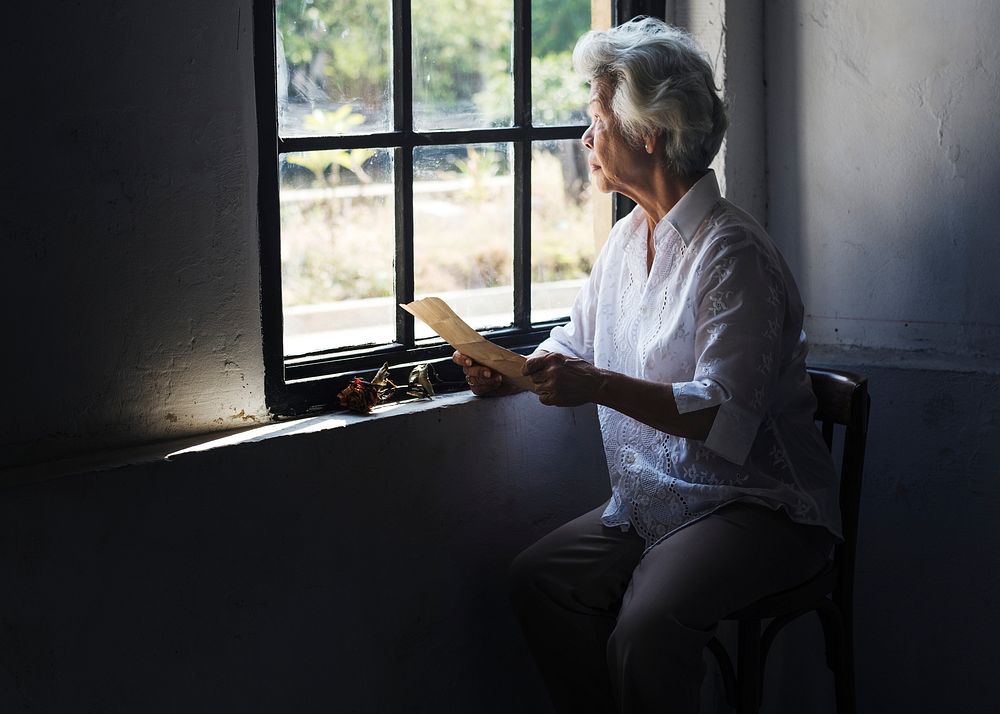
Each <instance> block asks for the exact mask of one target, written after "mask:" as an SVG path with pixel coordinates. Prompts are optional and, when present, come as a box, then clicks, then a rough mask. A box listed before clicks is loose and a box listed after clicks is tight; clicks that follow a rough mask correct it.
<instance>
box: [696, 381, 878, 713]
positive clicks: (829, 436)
mask: <svg viewBox="0 0 1000 714" xmlns="http://www.w3.org/2000/svg"><path fill="white" fill-rule="evenodd" d="M809 375H810V377H812V385H813V391H814V392H815V394H816V399H817V402H818V403H817V408H816V420H817V421H818V422H820V423H821V424H822V431H823V438H824V439H825V441H826V445H827V447H828V448H830V449H831V450H832V449H833V446H834V427H835V426H836V425H839V426H842V427H844V429H843V434H844V435H843V453H842V462H841V464H842V465H841V471H840V509H841V514H842V518H843V531H844V542H843V543H841V544H839V545H837V546H836V548H835V549H834V556H833V560H832V561H830V563H829V564H828V565H827V567H826V569H824V570H823V572H821V573H820V574H819V575H817V576H816V577H814V578H812V579H811V580H809V581H808V582H805V583H803V584H802V585H799V586H798V587H796V588H792V589H791V590H785V591H783V592H780V593H776V594H774V595H770V596H768V597H766V598H763V599H761V600H758V601H757V602H755V603H753V604H752V605H750V606H748V607H745V608H743V609H742V610H739V611H737V612H734V613H732V614H731V615H729V616H728V617H727V618H725V619H727V620H736V621H737V622H738V625H737V638H738V641H737V653H736V668H735V671H734V668H733V663H732V661H731V660H730V658H729V654H728V653H727V652H726V648H725V647H724V646H723V645H722V643H721V642H719V640H718V639H717V638H714V637H713V638H712V640H711V641H710V642H709V643H708V648H709V650H711V652H712V654H714V655H715V658H716V659H717V660H718V662H719V667H720V669H721V671H722V679H723V682H724V684H725V689H726V700H727V702H728V703H729V705H730V706H731V707H733V708H734V709H736V711H737V712H738V713H739V714H751V713H756V712H757V711H758V710H759V708H760V703H761V690H762V688H763V679H764V666H765V663H766V660H767V653H768V650H769V649H770V648H771V645H772V644H773V643H774V638H775V637H776V636H777V635H778V632H779V631H780V630H781V629H782V628H783V627H784V626H785V625H787V624H788V623H789V622H791V621H792V620H794V619H796V618H797V617H799V616H800V615H804V614H806V613H809V612H813V611H815V612H816V613H817V614H818V615H819V618H820V622H821V623H822V625H823V634H824V639H825V640H826V661H827V665H828V666H829V667H830V669H831V670H832V671H833V674H834V683H835V689H836V695H837V712H838V714H854V712H855V691H854V618H853V590H854V555H855V549H856V545H857V535H858V505H859V501H860V496H861V474H862V469H863V467H864V460H865V441H866V438H867V435H868V411H869V405H870V402H871V400H870V398H869V396H868V380H867V378H865V377H863V376H860V375H857V374H852V373H850V372H844V371H840V370H834V369H819V368H810V369H809ZM765 620H770V622H769V623H768V625H767V627H766V628H765V629H764V630H763V632H761V623H762V622H763V621H765Z"/></svg>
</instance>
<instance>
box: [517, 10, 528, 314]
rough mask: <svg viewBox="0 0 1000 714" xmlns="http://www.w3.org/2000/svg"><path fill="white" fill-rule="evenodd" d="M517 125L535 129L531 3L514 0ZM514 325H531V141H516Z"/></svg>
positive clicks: (526, 138) (526, 139)
mask: <svg viewBox="0 0 1000 714" xmlns="http://www.w3.org/2000/svg"><path fill="white" fill-rule="evenodd" d="M513 69H514V125H515V126H518V127H525V128H527V129H529V130H530V128H531V123H532V122H531V3H530V2H529V1H528V0H514V67H513ZM514 325H515V326H517V327H519V328H527V327H529V326H530V325H531V140H530V131H529V136H527V137H525V139H524V140H523V141H518V142H515V143H514Z"/></svg>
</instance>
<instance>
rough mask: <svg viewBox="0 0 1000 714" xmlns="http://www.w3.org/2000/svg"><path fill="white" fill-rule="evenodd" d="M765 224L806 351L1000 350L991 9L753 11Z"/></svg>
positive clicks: (787, 2)
mask: <svg viewBox="0 0 1000 714" xmlns="http://www.w3.org/2000/svg"><path fill="white" fill-rule="evenodd" d="M765 19H766V28H765V36H766V55H765V66H766V72H767V74H766V77H767V127H768V132H767V155H768V169H769V195H768V198H769V207H768V225H769V228H770V231H771V233H772V235H773V236H774V238H775V239H776V240H777V241H778V243H779V244H780V245H781V247H782V249H783V250H784V252H785V254H786V256H787V257H788V258H789V259H790V262H791V263H792V267H793V269H794V270H795V272H796V274H797V275H798V277H799V280H800V287H801V288H802V291H803V297H804V299H805V304H806V306H807V310H808V311H809V312H810V313H811V314H810V317H809V320H808V323H807V332H808V333H809V335H810V337H811V338H812V340H813V341H814V342H823V343H830V344H843V345H864V346H866V347H877V348H883V347H887V348H901V349H908V350H910V349H931V350H942V351H947V352H958V353H977V354H984V355H985V354H990V355H996V354H997V353H998V352H1000V319H998V316H997V309H996V306H997V303H998V302H1000V283H998V282H997V280H996V279H995V278H996V270H997V266H998V265H1000V241H998V240H997V238H998V235H1000V234H998V229H997V226H998V224H1000V203H998V202H997V200H996V195H997V191H998V190H1000V119H998V117H997V113H996V107H997V101H998V99H1000V45H998V44H997V42H996V38H995V30H996V28H997V27H998V26H1000V4H998V3H996V2H982V1H980V0H955V1H954V2H942V1H941V0H915V1H914V2H909V3H871V2H866V1H865V0H775V1H774V2H767V3H766V4H765Z"/></svg>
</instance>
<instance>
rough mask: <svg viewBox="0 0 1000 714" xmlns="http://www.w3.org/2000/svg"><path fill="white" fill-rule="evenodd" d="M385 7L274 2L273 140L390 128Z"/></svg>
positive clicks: (356, 2)
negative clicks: (275, 118) (276, 134)
mask: <svg viewBox="0 0 1000 714" xmlns="http://www.w3.org/2000/svg"><path fill="white" fill-rule="evenodd" d="M390 10H391V2H390V1H389V0H374V1H373V0H368V1H367V2H365V1H363V0H277V2H276V3H275V19H276V26H275V27H276V31H277V34H276V38H275V39H276V44H277V55H278V57H277V99H278V127H279V133H280V134H281V135H282V136H285V137H293V136H317V135H325V136H340V135H344V134H362V133H371V132H377V131H388V130H389V129H391V128H392V95H391V89H390V88H391V76H392V73H391V71H390V65H389V61H390V57H391V54H392V40H391V35H390V17H391V12H390Z"/></svg>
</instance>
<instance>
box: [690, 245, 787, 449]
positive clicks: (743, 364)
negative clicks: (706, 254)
mask: <svg viewBox="0 0 1000 714" xmlns="http://www.w3.org/2000/svg"><path fill="white" fill-rule="evenodd" d="M696 295H697V307H696V318H695V321H696V330H695V357H696V364H695V373H694V377H693V379H692V380H691V381H689V382H676V383H674V384H673V392H674V398H675V400H676V402H677V410H678V411H679V412H680V413H682V414H683V413H687V412H692V411H697V410H699V409H705V408H708V407H712V406H716V405H718V407H719V411H718V412H717V414H716V417H715V421H714V423H713V425H712V428H711V430H710V431H709V434H708V437H707V438H706V439H705V446H706V447H708V448H709V449H711V450H712V451H714V452H715V453H717V454H719V455H720V456H722V457H723V458H725V459H726V460H727V461H730V462H732V463H735V464H737V465H742V464H744V463H745V462H746V458H747V455H748V454H749V452H750V447H751V446H752V445H753V442H754V439H755V438H756V435H757V431H758V429H759V428H760V425H761V421H762V420H763V418H764V415H765V414H766V411H767V406H768V404H769V403H770V401H771V395H772V393H773V390H774V386H775V384H776V383H777V377H778V371H779V369H780V360H781V335H782V327H783V323H784V315H785V305H786V300H787V294H786V288H785V284H784V280H783V278H782V275H781V271H780V270H779V269H778V267H777V266H776V264H775V261H774V259H773V258H772V257H771V256H769V255H768V254H767V253H766V252H765V249H764V248H763V247H761V246H760V245H759V244H758V243H757V242H756V241H754V240H753V239H752V238H747V239H745V240H741V241H738V242H735V243H732V244H730V245H729V246H727V247H725V248H723V249H722V250H719V251H718V252H717V253H716V254H715V255H714V256H712V257H710V258H707V259H706V260H705V261H704V262H703V264H702V268H701V280H700V281H699V284H698V286H697V290H696Z"/></svg>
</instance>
